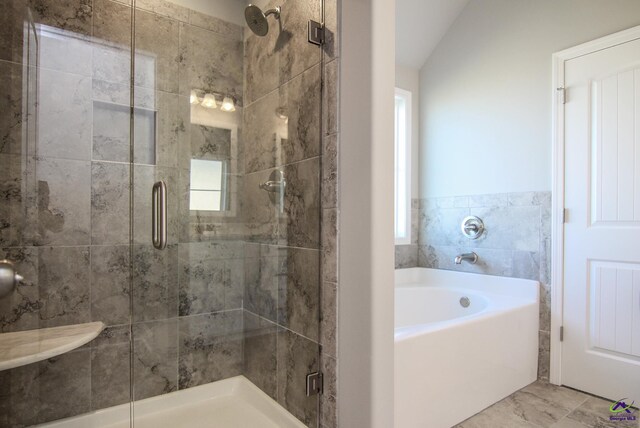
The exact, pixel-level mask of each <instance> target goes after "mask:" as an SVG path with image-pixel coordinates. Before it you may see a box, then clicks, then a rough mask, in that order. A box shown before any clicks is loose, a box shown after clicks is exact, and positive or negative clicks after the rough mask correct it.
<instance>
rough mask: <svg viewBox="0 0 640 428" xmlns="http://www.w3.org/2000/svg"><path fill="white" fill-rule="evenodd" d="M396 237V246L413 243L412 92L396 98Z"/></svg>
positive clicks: (401, 94)
mask: <svg viewBox="0 0 640 428" xmlns="http://www.w3.org/2000/svg"><path fill="white" fill-rule="evenodd" d="M394 226H395V236H396V245H402V244H410V243H411V92H409V91H405V90H404V89H399V88H396V96H395V223H394Z"/></svg>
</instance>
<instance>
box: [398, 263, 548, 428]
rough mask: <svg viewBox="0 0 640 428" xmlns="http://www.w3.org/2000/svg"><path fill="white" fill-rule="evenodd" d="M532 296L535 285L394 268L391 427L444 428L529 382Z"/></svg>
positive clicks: (533, 355)
mask: <svg viewBox="0 0 640 428" xmlns="http://www.w3.org/2000/svg"><path fill="white" fill-rule="evenodd" d="M538 292H539V285H538V282H536V281H529V280H523V279H513V278H504V277H496V276H488V275H478V274H470V273H462V272H453V271H444V270H435V269H425V268H412V269H400V270H396V292H395V294H396V302H395V428H448V427H451V426H453V425H455V424H457V423H459V422H461V421H463V420H465V419H467V418H468V417H470V416H472V415H474V414H476V413H478V412H479V411H481V410H482V409H484V408H486V407H488V406H490V405H491V404H493V403H495V402H497V401H499V400H501V399H502V398H504V397H506V396H508V395H510V394H512V393H513V392H515V391H517V390H518V389H520V388H522V387H524V386H526V385H528V384H530V383H531V382H533V381H535V380H536V377H537V370H538V316H539V315H538V304H539V303H538V302H539V295H538ZM462 297H467V298H468V299H469V302H470V304H469V306H468V307H466V308H464V307H462V305H461V304H460V299H461V298H462Z"/></svg>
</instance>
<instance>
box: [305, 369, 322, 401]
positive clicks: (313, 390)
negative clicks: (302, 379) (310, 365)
mask: <svg viewBox="0 0 640 428" xmlns="http://www.w3.org/2000/svg"><path fill="white" fill-rule="evenodd" d="M318 394H322V373H320V372H313V373H309V374H308V375H307V397H311V396H312V395H318Z"/></svg>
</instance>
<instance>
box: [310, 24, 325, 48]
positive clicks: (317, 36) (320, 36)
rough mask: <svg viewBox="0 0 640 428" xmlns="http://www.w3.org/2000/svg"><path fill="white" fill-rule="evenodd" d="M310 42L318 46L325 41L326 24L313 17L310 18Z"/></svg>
mask: <svg viewBox="0 0 640 428" xmlns="http://www.w3.org/2000/svg"><path fill="white" fill-rule="evenodd" d="M309 43H313V44H314V45H318V46H322V44H323V43H324V25H322V24H321V23H319V22H317V21H314V20H312V19H310V20H309Z"/></svg>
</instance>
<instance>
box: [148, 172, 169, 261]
mask: <svg viewBox="0 0 640 428" xmlns="http://www.w3.org/2000/svg"><path fill="white" fill-rule="evenodd" d="M151 241H152V242H153V246H154V247H155V248H157V249H158V250H164V249H165V248H166V247H167V185H166V183H165V182H164V181H158V182H157V183H155V184H154V185H153V188H152V189H151Z"/></svg>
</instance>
